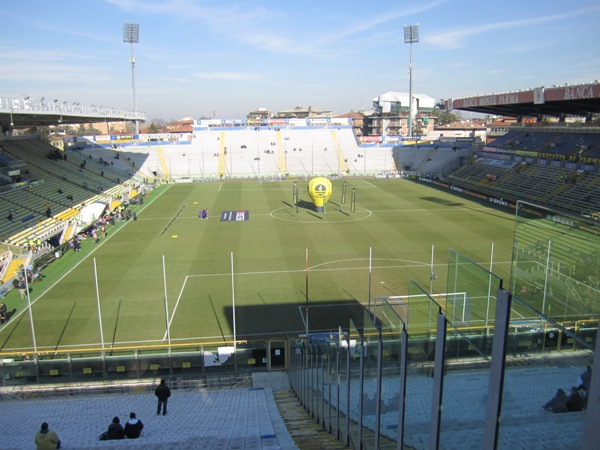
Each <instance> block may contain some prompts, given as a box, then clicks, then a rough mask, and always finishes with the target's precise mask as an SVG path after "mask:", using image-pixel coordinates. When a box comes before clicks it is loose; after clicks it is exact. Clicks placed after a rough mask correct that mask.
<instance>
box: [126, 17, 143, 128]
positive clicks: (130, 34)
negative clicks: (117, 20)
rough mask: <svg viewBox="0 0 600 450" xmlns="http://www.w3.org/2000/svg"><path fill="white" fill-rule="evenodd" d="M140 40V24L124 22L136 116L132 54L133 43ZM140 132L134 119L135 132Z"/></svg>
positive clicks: (138, 125) (133, 57) (133, 59)
mask: <svg viewBox="0 0 600 450" xmlns="http://www.w3.org/2000/svg"><path fill="white" fill-rule="evenodd" d="M139 41H140V25H139V24H137V23H126V24H125V25H123V42H129V49H130V56H129V61H130V62H131V87H132V88H133V112H134V113H135V115H136V116H137V101H136V98H135V71H134V69H135V56H133V44H137V43H138V42H139ZM139 133H140V124H139V122H138V121H137V120H136V121H135V134H139Z"/></svg>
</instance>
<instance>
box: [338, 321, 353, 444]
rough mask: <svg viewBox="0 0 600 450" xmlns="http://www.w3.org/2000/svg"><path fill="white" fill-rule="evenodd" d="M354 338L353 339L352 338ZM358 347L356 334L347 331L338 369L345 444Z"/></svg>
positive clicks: (345, 441) (339, 402)
mask: <svg viewBox="0 0 600 450" xmlns="http://www.w3.org/2000/svg"><path fill="white" fill-rule="evenodd" d="M351 338H352V340H351ZM355 347H356V334H355V335H354V337H351V335H350V333H347V334H346V335H345V336H343V337H342V338H341V340H340V346H339V358H340V361H339V371H338V391H337V392H338V400H337V404H338V405H339V410H338V412H339V436H340V440H341V441H342V442H343V443H344V444H348V442H349V433H350V383H351V380H350V370H351V360H352V358H353V354H354V351H355Z"/></svg>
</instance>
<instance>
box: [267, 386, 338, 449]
mask: <svg viewBox="0 0 600 450" xmlns="http://www.w3.org/2000/svg"><path fill="white" fill-rule="evenodd" d="M273 395H274V397H275V403H276V404H277V409H278V410H279V414H280V415H281V418H282V419H283V421H284V423H285V426H286V428H287V430H288V432H289V433H290V436H291V437H292V439H293V440H294V442H295V443H296V445H297V446H298V448H299V449H300V450H339V449H344V448H346V446H344V444H343V443H342V442H340V441H338V440H337V439H336V438H335V437H333V436H332V435H331V434H329V433H327V432H326V431H325V430H324V429H323V428H321V426H320V425H319V424H318V423H317V422H315V420H314V419H313V418H312V417H311V416H310V414H308V412H306V410H305V409H304V407H303V406H302V405H300V402H299V401H298V399H297V398H296V396H295V395H294V393H293V391H292V390H289V389H288V390H280V391H276V392H273Z"/></svg>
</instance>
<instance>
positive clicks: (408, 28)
mask: <svg viewBox="0 0 600 450" xmlns="http://www.w3.org/2000/svg"><path fill="white" fill-rule="evenodd" d="M417 42H419V24H416V25H404V43H405V44H409V45H410V64H409V65H408V78H409V85H408V136H409V137H412V134H413V98H412V72H413V63H412V45H413V44H416V43H417Z"/></svg>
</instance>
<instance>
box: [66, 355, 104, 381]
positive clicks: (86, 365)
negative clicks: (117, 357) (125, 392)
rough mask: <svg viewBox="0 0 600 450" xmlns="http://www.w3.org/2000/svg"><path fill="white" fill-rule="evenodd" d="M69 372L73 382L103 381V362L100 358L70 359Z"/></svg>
mask: <svg viewBox="0 0 600 450" xmlns="http://www.w3.org/2000/svg"><path fill="white" fill-rule="evenodd" d="M71 372H72V374H73V379H74V380H81V381H100V380H101V379H104V360H103V358H100V357H87V358H82V357H79V358H72V359H71Z"/></svg>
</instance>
